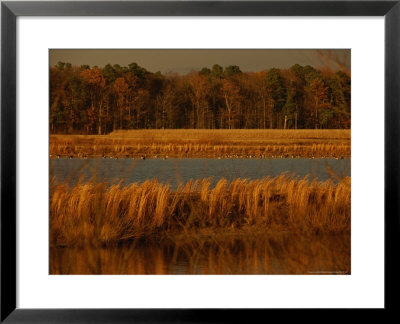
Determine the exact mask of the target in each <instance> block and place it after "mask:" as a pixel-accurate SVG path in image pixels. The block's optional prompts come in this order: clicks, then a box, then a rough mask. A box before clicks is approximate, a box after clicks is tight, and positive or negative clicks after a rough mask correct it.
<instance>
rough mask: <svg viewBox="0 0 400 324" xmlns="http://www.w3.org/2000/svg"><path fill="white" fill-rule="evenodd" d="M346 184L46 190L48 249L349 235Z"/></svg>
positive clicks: (150, 184) (284, 181)
mask: <svg viewBox="0 0 400 324" xmlns="http://www.w3.org/2000/svg"><path fill="white" fill-rule="evenodd" d="M350 191H351V178H350V177H346V178H344V179H342V180H340V181H339V182H338V183H334V182H333V181H330V180H328V181H325V182H319V181H316V180H313V181H310V180H309V179H308V178H307V177H306V178H304V179H297V178H293V177H290V176H288V175H286V174H283V175H281V176H279V177H276V178H264V179H261V180H251V181H250V180H247V179H236V180H234V181H232V182H230V183H228V182H227V180H225V179H221V180H219V181H218V182H217V184H216V185H215V187H211V179H203V180H192V181H188V182H187V183H184V184H180V185H179V187H178V189H177V190H171V189H170V187H169V186H168V185H167V184H162V183H159V182H157V181H156V180H148V181H145V182H143V183H141V184H139V183H133V184H131V185H128V186H123V185H121V184H116V185H111V186H107V184H105V183H101V182H93V181H92V182H88V183H79V184H76V185H73V186H70V185H68V184H57V183H56V182H55V180H53V181H52V182H51V184H50V244H51V246H82V245H88V244H89V245H96V246H97V245H98V244H101V245H105V244H112V243H117V242H121V241H125V240H132V239H138V238H143V237H149V238H150V237H151V238H157V239H159V238H166V237H179V236H184V237H185V236H187V237H192V238H193V237H196V236H199V237H203V236H209V235H211V236H212V235H214V234H218V235H219V234H221V233H224V234H229V233H231V234H238V233H246V234H256V233H279V232H291V233H344V232H350Z"/></svg>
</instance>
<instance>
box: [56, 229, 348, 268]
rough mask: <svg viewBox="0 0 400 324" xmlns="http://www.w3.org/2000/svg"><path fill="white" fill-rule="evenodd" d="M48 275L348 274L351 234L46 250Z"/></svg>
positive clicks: (178, 241)
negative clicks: (47, 252) (48, 254)
mask: <svg viewBox="0 0 400 324" xmlns="http://www.w3.org/2000/svg"><path fill="white" fill-rule="evenodd" d="M50 273H51V274H350V234H349V233H348V234H340V235H312V236H302V235H293V234H280V235H274V236H266V235H251V236H250V235H245V236H224V237H219V238H218V239H216V238H212V237H209V238H201V239H195V240H194V239H193V240H189V239H188V238H185V239H179V240H174V241H171V240H169V241H163V242H154V241H148V240H147V241H136V242H130V243H124V244H122V245H119V246H113V247H99V248H89V247H86V248H61V247H55V248H51V249H50Z"/></svg>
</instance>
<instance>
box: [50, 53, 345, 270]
mask: <svg viewBox="0 0 400 324" xmlns="http://www.w3.org/2000/svg"><path fill="white" fill-rule="evenodd" d="M350 62H351V51H350V50H347V49H190V50H189V49H134V50H133V49H132V50H131V49H90V50H88V49H51V50H49V248H50V251H49V273H50V274H52V275H76V274H78V275H80V274H87V275H99V274H104V275H110V274H115V275H128V274H129V275H135V274H137V275H146V274H148V275H209V274H211V275H213V274H219V275H240V274H242V275H250V274H251V275H273V274H278V275H332V274H335V275H350V274H351V64H350Z"/></svg>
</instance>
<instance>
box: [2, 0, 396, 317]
mask: <svg viewBox="0 0 400 324" xmlns="http://www.w3.org/2000/svg"><path fill="white" fill-rule="evenodd" d="M399 2H400V1H399V0H396V1H198V2H196V1H155V2H153V1H152V2H145V1H138V2H131V1H128V2H126V1H125V2H112V1H103V2H98V1H91V2H75V1H74V2H60V1H52V2H48V1H46V2H44V1H43V2H36V1H33V2H31V1H30V2H19V1H18V2H10V1H4V2H2V3H1V295H0V297H1V318H0V321H1V322H3V321H4V322H5V323H31V322H35V323H88V322H101V323H131V322H134V323H143V322H146V323H148V322H155V323H158V322H164V323H171V322H174V323H177V322H179V323H183V322H188V323H197V322H213V323H217V322H237V321H244V322H248V320H249V321H250V322H252V321H257V322H258V320H256V318H262V317H263V316H267V315H270V314H266V312H267V311H269V312H276V311H275V310H268V309H258V310H256V309H250V310H249V309H246V310H244V309H230V310H228V309H213V310H210V309H207V310H206V309H202V310H199V309H198V310H195V309H96V310H94V309H51V310H50V309H19V308H16V298H17V294H16V270H17V268H16V190H17V185H16V162H17V160H16V127H17V125H16V81H17V80H16V53H17V52H16V37H17V33H16V32H17V31H16V19H17V17H18V16H384V17H385V111H384V114H385V179H384V181H385V308H384V309H385V313H387V311H395V310H396V306H397V303H396V298H395V296H396V294H397V292H398V291H397V289H398V288H399V285H398V283H399V279H398V277H399V275H398V270H397V268H396V267H395V261H396V259H397V256H398V250H397V249H398V247H399V246H400V244H399V243H400V242H399V231H400V219H399V215H400V202H399V201H400V195H399V181H400V173H399V162H400V159H399V157H400V143H399V139H400V136H399V135H400V134H399V128H400V110H399V103H400V65H399V60H400V4H399ZM371 235H373V233H371ZM371 262H373V260H371ZM298 311H299V310H298ZM378 311H379V312H380V313H379V314H382V313H381V312H382V311H381V310H378ZM301 314H304V311H303V312H301ZM260 316H261V317H260ZM306 316H308V315H306ZM252 318H253V320H251V319H252ZM245 319H247V320H245ZM267 319H268V318H267V317H265V320H267Z"/></svg>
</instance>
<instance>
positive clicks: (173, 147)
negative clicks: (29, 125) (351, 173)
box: [49, 129, 351, 159]
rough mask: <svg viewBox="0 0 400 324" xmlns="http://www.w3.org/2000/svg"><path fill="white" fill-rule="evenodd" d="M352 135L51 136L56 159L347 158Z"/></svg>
mask: <svg viewBox="0 0 400 324" xmlns="http://www.w3.org/2000/svg"><path fill="white" fill-rule="evenodd" d="M350 136H351V131H350V130H194V129H183V130H132V131H116V132H113V133H110V134H109V135H50V147H49V153H50V156H51V157H52V158H57V157H61V158H92V157H93V158H96V157H99V158H101V157H104V158H141V157H145V158H168V157H170V158H217V159H218V158H277V157H279V158H296V157H297V158H300V157H304V158H346V157H350V156H351V138H350Z"/></svg>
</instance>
